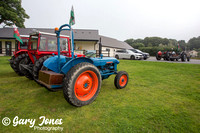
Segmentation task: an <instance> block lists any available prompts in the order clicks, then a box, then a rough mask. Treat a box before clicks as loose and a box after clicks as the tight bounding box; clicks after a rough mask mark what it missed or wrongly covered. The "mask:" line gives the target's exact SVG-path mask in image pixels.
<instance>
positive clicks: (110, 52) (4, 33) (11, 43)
mask: <svg viewBox="0 0 200 133" xmlns="http://www.w3.org/2000/svg"><path fill="white" fill-rule="evenodd" d="M18 30H19V33H20V35H29V34H30V33H32V32H34V31H41V32H48V33H54V29H48V28H18ZM13 33H14V30H13V28H0V56H11V55H12V53H13V52H14V51H15V50H16V49H17V45H16V42H17V41H16V40H15V38H14V37H13ZM62 34H63V35H68V36H69V35H70V33H69V31H63V32H62ZM100 38H101V43H102V53H104V56H111V57H114V53H115V51H116V49H131V48H132V47H131V46H130V45H128V44H127V43H125V42H122V41H119V40H117V39H114V38H110V37H106V36H102V35H99V32H98V30H85V29H74V44H75V50H76V52H80V53H83V51H87V50H89V51H98V50H99V45H98V44H99V40H100Z"/></svg>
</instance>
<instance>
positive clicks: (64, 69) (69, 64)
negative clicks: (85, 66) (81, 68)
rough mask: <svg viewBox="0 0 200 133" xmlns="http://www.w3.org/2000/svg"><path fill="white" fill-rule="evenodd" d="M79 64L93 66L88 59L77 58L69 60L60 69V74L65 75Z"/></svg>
mask: <svg viewBox="0 0 200 133" xmlns="http://www.w3.org/2000/svg"><path fill="white" fill-rule="evenodd" d="M81 62H88V63H91V64H94V62H93V61H92V60H91V59H89V58H85V57H79V58H74V59H71V60H69V61H68V62H67V63H66V64H65V65H64V66H63V67H62V68H61V72H60V73H62V74H67V72H68V71H69V70H70V69H71V68H72V67H74V66H75V65H77V64H79V63H81Z"/></svg>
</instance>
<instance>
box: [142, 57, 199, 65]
mask: <svg viewBox="0 0 200 133" xmlns="http://www.w3.org/2000/svg"><path fill="white" fill-rule="evenodd" d="M144 61H155V62H169V63H184V64H200V60H196V59H190V61H189V62H188V61H185V62H182V61H181V60H179V61H165V60H163V58H162V59H161V60H157V59H156V57H153V56H151V57H149V58H148V59H147V60H144Z"/></svg>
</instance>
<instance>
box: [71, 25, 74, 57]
mask: <svg viewBox="0 0 200 133" xmlns="http://www.w3.org/2000/svg"><path fill="white" fill-rule="evenodd" d="M71 46H72V59H73V58H74V33H73V29H72V28H71Z"/></svg>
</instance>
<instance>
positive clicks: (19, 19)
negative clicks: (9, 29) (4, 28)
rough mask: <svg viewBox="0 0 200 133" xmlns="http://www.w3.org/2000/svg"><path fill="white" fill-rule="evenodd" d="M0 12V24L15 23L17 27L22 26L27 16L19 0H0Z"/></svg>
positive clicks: (9, 24)
mask: <svg viewBox="0 0 200 133" xmlns="http://www.w3.org/2000/svg"><path fill="white" fill-rule="evenodd" d="M0 13H1V14H0V15H1V16H0V24H2V23H4V24H5V25H8V26H11V25H13V24H14V23H15V25H16V26H17V27H20V28H24V27H25V26H24V22H25V19H28V18H29V16H28V15H27V14H26V12H25V10H24V8H22V6H21V0H1V1H0Z"/></svg>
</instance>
